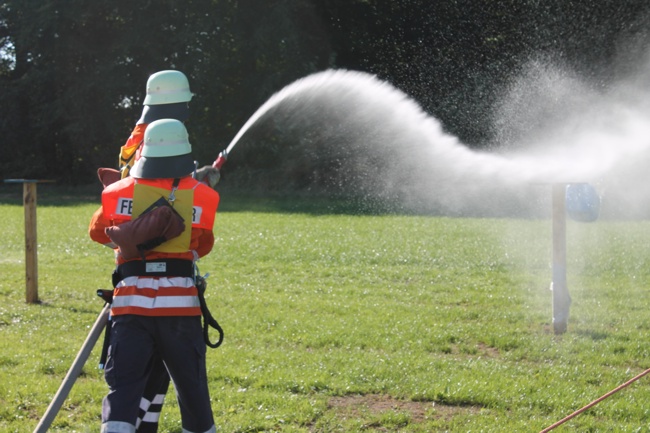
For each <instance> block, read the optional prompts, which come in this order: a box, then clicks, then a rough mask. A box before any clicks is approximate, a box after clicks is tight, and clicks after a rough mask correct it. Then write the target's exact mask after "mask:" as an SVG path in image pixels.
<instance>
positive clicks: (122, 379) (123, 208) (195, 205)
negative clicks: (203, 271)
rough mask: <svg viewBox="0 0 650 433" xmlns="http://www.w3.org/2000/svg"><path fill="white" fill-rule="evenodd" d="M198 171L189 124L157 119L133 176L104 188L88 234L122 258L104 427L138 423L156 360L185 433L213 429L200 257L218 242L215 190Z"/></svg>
mask: <svg viewBox="0 0 650 433" xmlns="http://www.w3.org/2000/svg"><path fill="white" fill-rule="evenodd" d="M193 171H194V161H193V159H192V156H191V145H190V143H189V139H188V135H187V130H186V129H185V126H184V125H183V123H182V122H180V121H178V120H175V119H162V120H156V121H154V122H152V123H151V124H150V125H149V126H148V127H147V129H146V131H145V134H144V145H143V148H142V153H141V157H140V158H139V160H138V161H137V162H136V163H135V165H134V166H133V168H132V169H131V174H130V176H128V177H126V178H124V179H121V180H119V181H117V182H114V183H112V184H110V185H108V186H107V187H106V188H104V191H103V192H102V207H101V208H100V209H99V210H98V211H97V212H96V213H95V215H93V219H92V220H91V223H90V227H89V233H90V237H91V238H92V239H93V240H94V241H96V242H99V243H101V244H104V245H109V244H112V245H113V246H114V247H115V251H116V264H117V268H116V271H115V273H114V284H115V290H114V292H113V297H112V304H111V322H112V325H111V330H110V340H109V341H110V346H109V350H108V357H107V360H106V369H105V377H106V382H107V384H108V385H109V393H108V395H107V396H106V397H105V399H104V402H103V410H102V428H101V432H102V433H135V432H136V431H142V429H139V427H138V423H139V421H140V420H139V417H140V416H141V414H140V411H141V410H142V407H143V403H144V402H143V399H142V396H143V395H144V394H145V390H146V388H147V386H148V382H149V381H150V378H151V374H152V371H151V366H152V364H155V363H160V365H161V366H162V363H164V367H165V368H164V369H165V370H166V371H168V372H169V375H170V376H171V378H172V380H173V381H174V386H175V389H176V394H177V399H178V403H179V407H180V412H181V416H182V426H183V432H187V433H212V432H216V428H215V425H214V418H213V414H212V409H211V406H210V396H209V391H208V384H207V379H206V364H205V363H206V359H205V354H206V344H205V341H204V335H203V329H202V326H201V315H202V308H201V300H202V298H201V296H202V294H201V293H200V292H199V289H198V288H197V285H198V283H197V282H195V281H196V267H195V263H194V262H195V260H196V259H198V258H200V257H203V256H205V255H206V254H208V253H209V252H210V251H211V250H212V247H213V245H214V234H213V232H212V229H213V224H214V218H215V214H216V211H217V207H218V203H219V194H218V193H217V192H216V191H215V190H214V189H212V188H210V187H209V186H207V185H205V184H203V183H201V182H198V181H197V180H196V179H194V178H193V177H192V172H193ZM171 209H173V211H172V210H171ZM159 211H160V212H159ZM156 227H160V229H157V228H156ZM170 227H172V229H171V230H170V229H169V228H170ZM157 230H160V232H158V231H157ZM145 238H147V239H145ZM149 238H151V239H149ZM150 403H151V402H150ZM155 427H156V428H157V424H156V425H155Z"/></svg>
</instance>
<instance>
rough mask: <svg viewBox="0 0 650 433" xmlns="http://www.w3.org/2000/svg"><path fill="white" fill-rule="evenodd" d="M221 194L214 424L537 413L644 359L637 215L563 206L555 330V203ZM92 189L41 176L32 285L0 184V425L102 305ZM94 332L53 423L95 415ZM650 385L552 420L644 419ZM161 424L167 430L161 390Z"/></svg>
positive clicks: (62, 426)
mask: <svg viewBox="0 0 650 433" xmlns="http://www.w3.org/2000/svg"><path fill="white" fill-rule="evenodd" d="M43 189H45V188H43ZM39 194H41V195H42V193H40V192H39ZM222 202H223V203H222V210H221V212H220V213H219V214H218V217H217V222H216V228H215V234H216V238H217V239H216V244H215V248H214V250H213V252H212V254H211V255H210V256H208V257H206V258H204V259H202V260H201V261H200V263H199V266H200V268H201V271H202V272H204V273H205V272H209V273H210V277H209V278H208V293H207V301H208V304H209V306H210V308H211V311H212V313H213V315H214V316H215V317H216V318H217V319H218V320H219V322H220V324H221V325H222V327H223V328H224V330H225V333H226V336H225V341H224V344H223V346H222V347H220V348H218V349H214V350H213V349H209V350H208V375H209V384H210V390H211V394H212V398H213V404H212V406H213V410H214V414H215V418H216V422H217V426H218V431H220V432H228V433H230V432H323V433H329V432H539V431H540V430H542V429H544V428H546V427H548V426H549V425H551V424H553V423H554V422H556V421H558V420H560V419H562V418H564V417H565V416H567V415H569V414H570V413H572V412H573V411H575V410H577V409H579V408H581V407H583V406H584V405H586V404H588V403H589V402H591V401H592V400H595V399H596V398H598V397H600V396H601V395H603V394H605V393H606V392H608V391H610V390H612V389H614V388H616V387H617V386H618V385H620V384H622V383H624V382H626V381H627V380H629V379H630V378H632V377H634V376H635V375H637V374H639V373H641V372H643V371H644V370H645V369H647V368H648V367H650V365H649V364H650V362H649V361H648V360H649V359H650V356H649V355H650V349H649V347H648V331H649V330H650V313H649V312H648V309H649V306H650V305H649V304H650V302H649V301H650V299H649V298H650V293H649V292H648V289H647V288H648V285H649V282H650V267H649V266H648V259H649V258H650V248H648V244H649V241H650V222H648V221H598V222H595V223H590V224H585V223H577V222H573V221H569V222H568V227H567V233H568V235H567V236H568V259H567V262H568V263H567V266H568V271H567V274H568V286H569V291H570V293H571V296H572V299H573V304H572V306H571V315H570V320H569V327H568V331H567V332H566V333H565V334H563V335H561V336H556V335H554V333H553V328H552V325H551V319H552V311H551V309H552V302H551V301H552V294H551V292H550V291H549V284H550V281H551V246H552V245H551V224H550V221H549V220H543V219H542V220H521V219H463V218H444V217H427V216H404V215H353V214H351V213H345V212H343V213H336V212H334V213H327V212H319V211H315V209H314V208H313V207H312V206H310V205H309V204H308V203H300V202H299V203H290V204H289V205H287V203H286V202H285V203H283V206H281V209H282V210H277V209H279V208H278V207H273V206H266V205H265V204H264V203H262V204H259V205H258V206H257V207H252V206H250V205H249V206H241V205H238V204H237V203H235V202H234V200H230V198H229V197H226V196H224V197H222ZM249 204H250V203H249ZM97 206H98V204H97V202H84V201H81V200H80V201H73V200H67V201H66V202H65V204H64V205H55V204H53V201H52V200H48V199H47V196H45V199H43V200H41V197H40V195H39V207H38V252H39V259H38V272H39V275H38V281H39V295H40V298H41V300H42V303H41V304H38V305H28V304H26V303H25V270H24V269H25V264H24V261H25V255H24V221H23V209H22V204H21V203H20V200H14V199H6V200H4V201H0V213H1V215H2V227H3V236H2V239H1V240H0V248H1V250H2V252H1V254H0V265H1V268H0V269H2V270H1V274H0V275H1V278H0V432H31V431H33V429H34V428H35V427H36V425H37V424H38V421H39V419H40V418H41V416H42V415H43V414H44V412H45V410H46V408H47V406H48V405H49V403H50V401H51V400H52V397H53V396H54V394H55V393H56V391H57V389H58V387H59V385H60V384H61V382H62V380H63V378H64V376H65V375H66V373H67V370H68V369H69V367H70V366H71V364H72V361H73V360H74V358H75V357H76V355H77V352H78V351H79V349H80V347H81V345H82V343H83V341H84V339H85V338H86V335H87V334H88V332H89V330H90V327H91V326H92V324H93V323H94V321H95V319H96V318H97V315H98V313H99V311H100V310H101V308H102V303H101V301H100V300H99V299H98V298H96V296H95V295H94V293H95V290H96V289H99V288H109V285H110V274H111V271H112V268H113V264H112V252H111V251H110V250H108V249H106V248H104V247H102V246H100V245H97V244H94V243H93V242H92V241H90V239H89V238H88V235H87V232H86V230H87V226H88V222H89V220H90V217H91V215H92V213H93V211H94V210H95V209H96V207H97ZM301 209H303V211H301ZM305 209H306V211H305ZM213 336H216V334H213ZM99 346H100V345H97V347H96V348H95V350H94V351H93V354H92V355H91V357H90V359H89V361H88V363H87V364H86V365H85V367H84V370H83V373H82V375H81V376H80V377H79V379H78V380H77V382H76V383H75V385H74V387H73V389H72V391H71V393H70V395H69V397H68V399H67V400H66V402H65V403H64V405H63V408H62V409H61V411H60V413H59V414H58V416H57V418H56V419H55V421H54V423H53V425H52V428H51V430H52V431H61V432H97V431H99V423H100V422H99V417H100V410H101V400H102V398H103V396H104V394H105V393H106V390H107V387H106V384H105V383H104V380H103V377H102V373H101V371H99V370H98V368H97V361H98V358H99V349H100V347H99ZM649 393H650V377H644V378H642V379H640V380H639V381H637V382H635V383H634V384H632V385H631V386H629V387H627V388H625V389H624V390H622V391H620V392H618V393H616V394H614V395H613V396H611V397H609V398H608V399H606V400H604V401H603V402H601V403H600V404H598V405H596V406H594V407H593V408H591V409H589V410H588V411H586V412H585V413H583V414H581V415H579V416H577V417H575V418H573V419H572V420H570V421H568V422H567V423H565V424H563V425H562V426H560V427H558V428H557V429H555V430H554V432H576V431H579V432H647V431H650V406H648V404H647V402H648V394H649ZM161 432H174V433H180V432H181V423H180V416H179V412H178V407H177V405H176V402H175V398H174V395H173V392H172V391H170V393H169V395H168V396H167V400H166V403H165V408H164V409H163V418H162V421H161Z"/></svg>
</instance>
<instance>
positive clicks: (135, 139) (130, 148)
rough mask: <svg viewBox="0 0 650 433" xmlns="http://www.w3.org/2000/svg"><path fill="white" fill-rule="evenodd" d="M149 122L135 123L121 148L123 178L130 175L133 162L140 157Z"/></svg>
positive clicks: (120, 165)
mask: <svg viewBox="0 0 650 433" xmlns="http://www.w3.org/2000/svg"><path fill="white" fill-rule="evenodd" d="M147 125H148V123H139V124H137V125H135V128H133V131H131V135H130V136H129V138H128V139H127V140H126V143H125V144H124V146H122V147H121V148H120V158H119V161H118V168H119V169H120V171H121V172H122V179H124V178H125V177H127V176H128V175H129V171H130V170H131V168H132V167H133V164H135V162H136V161H137V160H138V159H140V152H141V147H142V142H143V140H144V131H145V130H146V129H147Z"/></svg>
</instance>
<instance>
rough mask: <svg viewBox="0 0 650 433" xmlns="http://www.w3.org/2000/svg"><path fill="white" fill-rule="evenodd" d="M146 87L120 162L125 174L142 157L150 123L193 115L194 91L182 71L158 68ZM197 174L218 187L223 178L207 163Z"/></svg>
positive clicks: (121, 153)
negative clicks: (159, 69)
mask: <svg viewBox="0 0 650 433" xmlns="http://www.w3.org/2000/svg"><path fill="white" fill-rule="evenodd" d="M146 91H147V93H146V96H145V98H144V102H143V109H142V115H141V116H140V119H138V121H137V122H136V125H135V128H134V129H133V131H132V132H131V135H130V136H129V138H128V140H127V141H126V143H125V144H124V145H123V146H122V147H121V148H120V156H119V163H118V166H119V170H120V172H121V177H122V178H125V177H126V176H128V175H129V171H130V170H131V167H133V164H134V163H135V162H136V161H137V160H138V159H139V158H140V152H141V148H142V138H143V136H144V131H145V130H146V129H147V125H148V124H149V123H151V122H153V121H154V120H159V119H176V120H179V121H181V122H185V121H186V120H187V119H188V118H189V115H190V109H189V102H190V101H191V100H192V96H193V93H192V92H191V91H190V83H189V81H188V80H187V77H186V76H185V74H184V73H182V72H181V71H176V70H165V71H159V72H156V73H155V74H153V75H151V76H150V77H149V79H148V80H147V89H146ZM196 177H197V179H199V180H200V181H203V182H204V183H207V184H209V185H210V186H211V187H213V188H214V187H215V185H216V184H217V183H218V182H219V171H218V170H217V169H216V168H213V167H212V166H209V165H206V166H204V167H201V168H200V169H198V170H197V172H196Z"/></svg>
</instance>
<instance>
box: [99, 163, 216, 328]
mask: <svg viewBox="0 0 650 433" xmlns="http://www.w3.org/2000/svg"><path fill="white" fill-rule="evenodd" d="M172 183H173V179H154V180H151V179H134V178H132V177H127V178H125V179H122V180H120V181H118V182H115V183H113V184H111V185H109V186H108V187H106V188H105V189H104V191H103V192H102V207H101V208H99V209H98V210H97V211H96V212H95V214H94V215H93V218H92V220H91V223H90V227H89V234H90V237H91V239H93V240H94V241H95V242H99V243H101V244H109V243H110V242H111V241H110V239H109V238H108V236H107V235H106V233H105V232H104V230H105V229H106V228H107V227H110V226H111V225H119V224H121V223H124V222H127V221H130V220H131V217H132V215H131V213H132V210H133V209H134V208H135V207H137V206H134V205H133V197H134V195H135V191H136V185H140V187H144V188H148V189H149V192H151V191H154V193H155V192H156V191H158V190H164V191H165V194H164V195H161V197H164V198H168V195H169V193H171V190H172ZM177 194H178V195H179V197H183V196H184V197H188V196H189V197H191V206H192V208H193V209H191V210H190V213H191V217H190V219H191V220H192V223H191V224H188V223H187V222H186V230H190V235H189V237H188V240H187V242H188V244H187V245H186V246H185V247H183V248H178V247H175V248H172V249H171V251H170V249H169V248H164V246H165V244H167V242H166V243H164V244H162V245H161V246H160V247H159V248H156V249H154V250H153V251H150V252H148V253H147V254H146V259H147V260H148V261H149V260H156V259H183V260H188V261H192V260H194V259H195V253H196V256H198V257H203V256H205V255H206V254H208V253H209V252H210V251H211V250H212V247H213V245H214V234H213V232H212V228H213V224H214V217H215V214H216V211H217V207H218V205H219V194H218V193H217V192H216V191H215V190H213V189H212V188H210V187H209V186H207V185H205V184H203V183H201V182H198V181H197V180H195V179H193V178H192V177H190V176H187V177H184V178H182V179H181V181H180V183H179V184H178V191H177ZM148 204H150V203H145V207H146V206H147V205H148ZM168 242H170V241H168ZM136 260H137V259H136ZM124 262H125V260H124V259H123V258H122V257H121V256H120V255H119V254H116V263H117V264H118V265H120V264H121V263H124ZM111 314H112V315H121V314H138V315H144V316H198V315H201V309H200V305H199V301H198V291H197V289H196V287H195V286H194V281H193V280H192V278H189V277H177V276H174V275H170V276H166V277H144V276H132V277H127V278H124V279H123V280H122V281H120V282H119V284H118V285H117V287H116V288H115V290H114V292H113V304H112V306H111Z"/></svg>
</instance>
